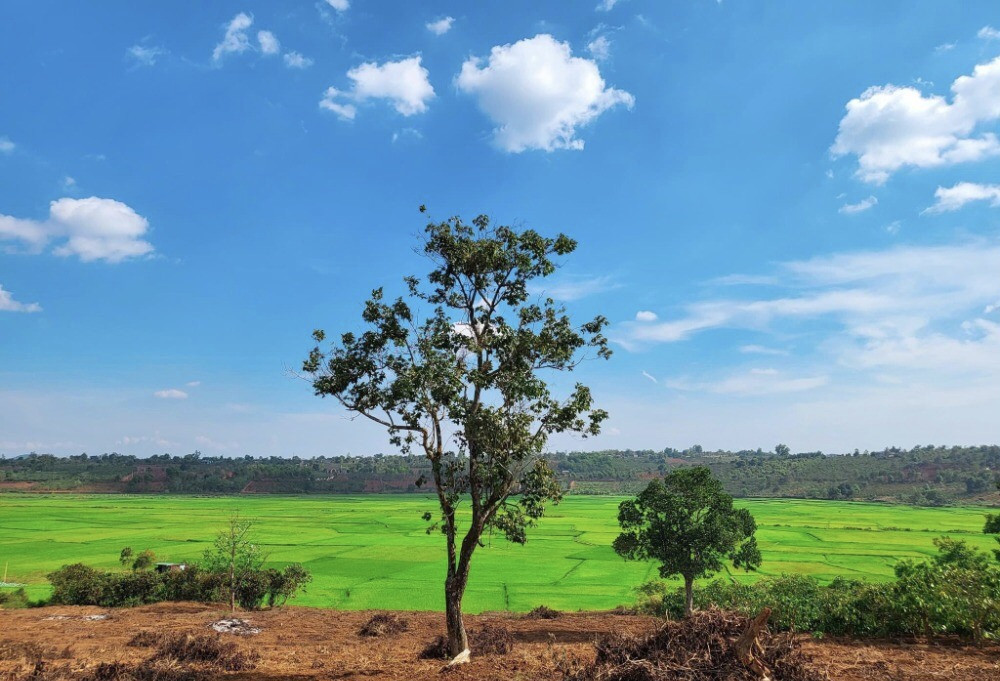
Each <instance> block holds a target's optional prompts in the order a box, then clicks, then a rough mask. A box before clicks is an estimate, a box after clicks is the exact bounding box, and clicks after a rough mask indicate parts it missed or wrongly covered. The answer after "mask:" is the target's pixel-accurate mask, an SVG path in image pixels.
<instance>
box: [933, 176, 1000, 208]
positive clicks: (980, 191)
mask: <svg viewBox="0 0 1000 681" xmlns="http://www.w3.org/2000/svg"><path fill="white" fill-rule="evenodd" d="M934 198H935V199H937V202H936V203H935V204H934V205H933V206H930V207H929V208H927V209H925V210H924V211H923V212H924V213H947V212H951V211H956V210H959V209H961V208H962V207H964V206H965V205H966V204H968V203H974V202H978V201H986V202H988V203H989V204H990V206H992V207H994V208H996V207H998V206H1000V184H976V183H975V182H959V183H958V184H956V185H954V186H952V187H938V188H937V190H936V191H935V192H934Z"/></svg>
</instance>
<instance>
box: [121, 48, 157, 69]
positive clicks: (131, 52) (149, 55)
mask: <svg viewBox="0 0 1000 681" xmlns="http://www.w3.org/2000/svg"><path fill="white" fill-rule="evenodd" d="M165 54H167V51H166V50H165V49H163V48H162V47H157V46H156V45H142V44H136V45H133V46H132V47H130V48H128V49H127V50H126V51H125V55H126V57H127V58H128V59H129V60H130V61H131V62H132V63H133V65H135V66H153V65H155V64H156V60H157V59H159V58H160V57H162V56H164V55H165Z"/></svg>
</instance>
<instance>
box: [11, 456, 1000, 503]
mask: <svg viewBox="0 0 1000 681" xmlns="http://www.w3.org/2000/svg"><path fill="white" fill-rule="evenodd" d="M776 449H779V451H780V449H781V448H780V447H778V448H776ZM544 456H545V459H546V461H547V462H548V464H549V466H550V467H551V468H552V470H553V472H554V473H555V475H556V479H557V480H558V481H559V483H560V484H561V485H562V487H563V488H564V489H565V490H567V491H568V492H569V493H571V494H634V493H636V492H638V491H639V490H640V489H642V488H643V487H644V486H645V484H646V482H648V480H649V479H650V478H651V477H653V476H659V475H663V474H664V473H665V472H667V471H669V470H672V469H673V468H676V467H679V466H686V465H705V466H708V467H709V468H710V469H711V470H712V473H713V475H715V476H716V477H717V478H719V479H720V480H721V481H722V484H723V486H724V487H725V489H726V491H727V492H728V493H730V494H732V495H733V496H736V497H793V498H809V499H834V500H858V501H866V500H870V501H875V500H882V501H893V502H898V503H908V504H914V505H921V506H941V505H947V504H949V503H958V502H993V503H995V502H996V501H997V500H998V496H997V494H996V491H995V488H994V480H995V478H996V472H997V471H1000V446H997V445H983V446H973V447H959V446H943V445H942V446H935V445H924V446H917V447H913V448H911V449H901V448H887V449H883V450H879V451H872V452H868V451H865V452H860V451H859V452H856V453H853V454H843V455H827V454H823V453H819V452H804V453H791V452H781V453H776V452H774V451H761V450H742V451H737V452H732V451H726V450H718V451H707V450H703V449H702V448H700V447H697V446H695V447H691V448H688V449H685V450H676V449H672V448H665V449H662V450H653V449H648V450H602V451H589V452H550V453H546V454H545V455H544ZM429 471H430V469H429V466H428V463H427V461H426V459H425V458H424V457H421V456H417V455H398V454H395V455H384V454H375V455H372V456H352V455H342V456H319V457H314V458H300V457H291V458H282V457H277V456H270V457H251V456H244V457H236V458H230V457H218V456H215V457H213V456H203V455H201V454H200V453H199V452H195V453H192V454H188V455H185V456H176V455H174V456H172V455H169V454H162V455H156V456H151V457H148V458H141V457H136V456H133V455H126V454H118V453H110V454H102V455H86V454H80V455H76V456H70V457H57V456H53V455H49V454H34V453H33V454H29V455H25V456H21V457H17V458H0V491H2V490H4V489H5V488H7V489H18V487H19V485H17V484H10V483H29V484H30V485H31V487H32V488H33V489H36V490H47V489H48V490H82V491H87V490H90V491H99V492H100V491H108V492H132V493H157V492H165V493H174V494H185V493H192V494H203V493H214V494H236V493H240V492H247V493H251V492H253V493H285V494H300V493H305V494H309V493H315V494H321V493H364V492H379V493H393V492H401V493H406V492H419V491H422V490H421V489H420V487H419V486H418V485H417V484H416V482H417V480H418V479H419V477H420V476H421V475H427V474H428V473H429ZM5 483H7V484H5Z"/></svg>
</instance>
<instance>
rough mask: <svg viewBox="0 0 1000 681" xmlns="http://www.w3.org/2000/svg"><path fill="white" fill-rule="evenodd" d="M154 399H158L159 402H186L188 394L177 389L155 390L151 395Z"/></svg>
mask: <svg viewBox="0 0 1000 681" xmlns="http://www.w3.org/2000/svg"><path fill="white" fill-rule="evenodd" d="M153 396H154V397H159V398H160V399H161V400H186V399H187V398H188V394H187V393H186V392H184V391H183V390H178V389H177V388H167V389H165V390H157V391H156V392H154V393H153Z"/></svg>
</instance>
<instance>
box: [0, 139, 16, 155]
mask: <svg viewBox="0 0 1000 681" xmlns="http://www.w3.org/2000/svg"><path fill="white" fill-rule="evenodd" d="M15 147H17V145H16V144H14V143H13V142H11V141H10V139H9V138H7V137H0V154H9V153H11V152H12V151H14V149H15Z"/></svg>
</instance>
